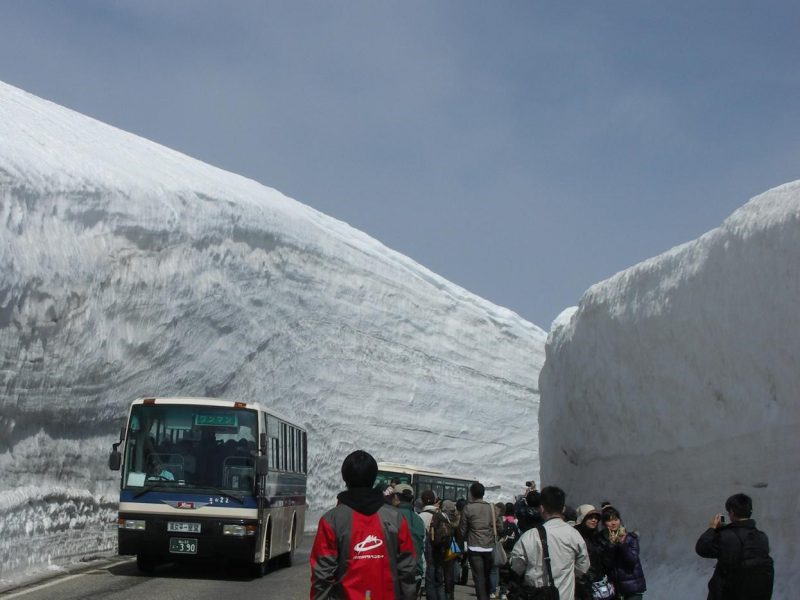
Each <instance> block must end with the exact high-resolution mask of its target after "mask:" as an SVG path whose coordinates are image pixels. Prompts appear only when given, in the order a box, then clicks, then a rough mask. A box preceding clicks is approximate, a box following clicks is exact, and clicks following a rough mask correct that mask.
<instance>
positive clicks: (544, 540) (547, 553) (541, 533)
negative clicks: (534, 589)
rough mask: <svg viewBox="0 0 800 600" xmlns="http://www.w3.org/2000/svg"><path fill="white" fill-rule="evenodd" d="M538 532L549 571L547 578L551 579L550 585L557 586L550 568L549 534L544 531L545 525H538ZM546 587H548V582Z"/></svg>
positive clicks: (545, 563) (545, 564)
mask: <svg viewBox="0 0 800 600" xmlns="http://www.w3.org/2000/svg"><path fill="white" fill-rule="evenodd" d="M536 531H538V532H539V539H540V540H542V554H543V556H544V566H545V568H546V570H547V576H548V577H549V578H550V585H555V584H556V580H555V579H553V571H552V569H551V568H550V550H549V549H548V548H547V532H546V531H545V529H544V525H537V526H536ZM545 585H547V582H546V581H545Z"/></svg>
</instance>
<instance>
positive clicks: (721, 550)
mask: <svg viewBox="0 0 800 600" xmlns="http://www.w3.org/2000/svg"><path fill="white" fill-rule="evenodd" d="M725 510H726V511H728V515H729V516H730V520H731V522H730V524H729V525H724V524H723V523H724V520H723V518H722V515H715V516H714V518H713V519H712V520H711V523H710V524H709V527H708V529H707V530H706V531H705V533H703V535H701V536H700V539H699V540H697V544H696V545H695V551H696V552H697V554H699V555H700V556H702V557H703V558H716V559H717V566H716V567H715V568H714V575H713V576H712V577H711V580H710V581H709V582H708V600H770V598H772V583H773V578H774V572H773V566H772V558H771V557H770V555H769V539H768V538H767V534H765V533H764V532H763V531H759V530H758V529H756V522H755V521H754V520H753V519H751V518H750V515H752V513H753V501H752V500H751V499H750V497H749V496H747V495H745V494H734V495H733V496H731V497H730V498H728V500H727V501H726V502H725Z"/></svg>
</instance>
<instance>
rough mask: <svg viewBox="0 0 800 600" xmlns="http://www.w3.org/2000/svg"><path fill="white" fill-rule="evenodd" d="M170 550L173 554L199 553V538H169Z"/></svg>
mask: <svg viewBox="0 0 800 600" xmlns="http://www.w3.org/2000/svg"><path fill="white" fill-rule="evenodd" d="M169 551H170V552H172V553H173V554H197V540H193V539H188V538H169Z"/></svg>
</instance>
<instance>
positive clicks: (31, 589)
mask: <svg viewBox="0 0 800 600" xmlns="http://www.w3.org/2000/svg"><path fill="white" fill-rule="evenodd" d="M132 560H133V559H131V558H128V559H126V560H118V561H117V562H115V563H111V564H110V565H106V566H105V567H103V568H101V569H97V568H95V569H90V570H88V571H84V572H83V573H75V574H74V575H67V576H66V577H56V578H55V579H53V580H52V581H48V582H47V583H42V584H39V585H34V586H33V587H29V588H25V589H23V590H20V591H18V592H14V593H12V594H8V595H2V594H0V598H3V600H11V598H18V597H19V596H25V595H26V594H30V593H32V592H38V591H39V590H43V589H45V588H49V587H52V586H54V585H58V584H59V583H64V582H65V581H69V580H70V579H77V578H78V577H83V576H84V575H89V574H90V573H95V574H96V573H102V572H103V571H107V570H108V569H111V568H112V567H116V566H119V565H124V564H125V563H129V562H131V561H132Z"/></svg>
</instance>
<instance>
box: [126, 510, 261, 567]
mask: <svg viewBox="0 0 800 600" xmlns="http://www.w3.org/2000/svg"><path fill="white" fill-rule="evenodd" d="M119 519H120V523H121V524H134V525H135V526H137V528H130V529H129V528H123V526H122V525H121V526H120V529H119V530H118V541H119V554H121V555H130V554H136V555H143V556H152V557H161V558H164V559H167V560H192V559H194V558H217V559H232V560H243V561H249V562H253V561H254V559H255V553H256V539H257V538H258V536H257V535H243V536H239V535H226V534H224V533H223V531H224V527H225V525H229V526H231V525H232V526H239V527H233V528H232V529H241V528H243V527H246V526H248V525H250V526H251V527H250V529H255V527H254V526H255V525H256V522H254V521H245V520H241V519H218V518H192V519H189V518H186V519H178V518H175V517H165V516H164V517H162V516H154V515H152V514H131V513H128V514H122V513H121V514H120V516H119ZM142 522H144V528H143V529H141V523H142ZM169 523H180V524H186V523H189V524H191V525H190V526H191V527H192V528H193V529H196V525H199V526H200V531H199V532H197V531H191V532H190V531H170V530H169V529H168V524H169ZM181 526H184V527H185V525H181Z"/></svg>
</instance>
